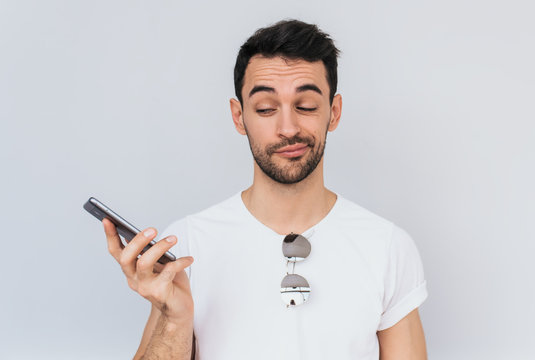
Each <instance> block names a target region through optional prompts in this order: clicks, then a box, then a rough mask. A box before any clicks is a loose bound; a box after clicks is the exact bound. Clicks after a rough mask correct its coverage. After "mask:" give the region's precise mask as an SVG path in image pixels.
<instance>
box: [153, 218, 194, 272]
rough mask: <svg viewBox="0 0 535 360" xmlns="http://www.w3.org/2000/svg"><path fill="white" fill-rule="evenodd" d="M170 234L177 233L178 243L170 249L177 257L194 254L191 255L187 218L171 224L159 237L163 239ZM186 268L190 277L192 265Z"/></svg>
mask: <svg viewBox="0 0 535 360" xmlns="http://www.w3.org/2000/svg"><path fill="white" fill-rule="evenodd" d="M169 235H175V236H176V237H177V242H176V244H175V245H173V246H172V247H171V249H169V251H170V252H171V253H172V254H173V255H175V257H176V258H177V259H178V258H180V257H183V256H193V255H191V252H190V246H189V239H188V226H187V218H183V219H180V220H178V221H175V222H174V223H172V224H171V225H169V226H168V227H167V228H165V230H164V231H162V233H161V234H160V236H159V239H163V238H165V237H166V236H169ZM185 270H186V274H187V275H188V278H190V277H191V266H188V267H187V268H186V269H185Z"/></svg>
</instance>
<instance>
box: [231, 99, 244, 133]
mask: <svg viewBox="0 0 535 360" xmlns="http://www.w3.org/2000/svg"><path fill="white" fill-rule="evenodd" d="M230 113H231V114H232V121H233V122H234V126H235V127H236V130H237V131H238V132H239V133H240V134H242V135H245V134H246V132H245V127H244V125H243V112H242V107H241V104H240V102H239V101H238V100H236V99H230Z"/></svg>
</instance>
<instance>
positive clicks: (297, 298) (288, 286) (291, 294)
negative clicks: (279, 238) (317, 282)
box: [281, 233, 312, 307]
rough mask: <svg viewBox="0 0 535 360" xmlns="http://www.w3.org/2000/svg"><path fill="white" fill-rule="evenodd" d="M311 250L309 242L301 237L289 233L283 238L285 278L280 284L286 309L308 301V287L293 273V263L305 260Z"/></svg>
mask: <svg viewBox="0 0 535 360" xmlns="http://www.w3.org/2000/svg"><path fill="white" fill-rule="evenodd" d="M311 249H312V247H311V245H310V242H309V241H308V240H307V238H305V237H304V236H303V235H299V234H294V233H291V234H289V235H286V236H285V237H284V240H283V242H282V254H283V255H284V257H285V258H286V260H288V262H287V263H286V276H284V278H283V279H282V282H281V296H282V300H283V301H284V303H285V304H286V307H290V306H295V305H301V304H302V303H304V302H305V301H307V300H308V296H309V295H310V285H309V284H308V281H307V280H306V279H305V278H304V277H302V276H301V275H297V274H294V272H295V263H296V262H298V261H303V260H305V259H306V257H307V256H308V255H309V254H310V250H311ZM290 267H292V271H291V273H290Z"/></svg>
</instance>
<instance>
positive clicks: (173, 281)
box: [102, 219, 193, 360]
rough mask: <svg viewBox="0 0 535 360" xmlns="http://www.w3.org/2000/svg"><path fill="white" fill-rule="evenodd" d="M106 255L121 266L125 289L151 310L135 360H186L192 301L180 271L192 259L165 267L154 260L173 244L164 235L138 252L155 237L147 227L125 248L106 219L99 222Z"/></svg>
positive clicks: (170, 263)
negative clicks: (127, 287)
mask: <svg viewBox="0 0 535 360" xmlns="http://www.w3.org/2000/svg"><path fill="white" fill-rule="evenodd" d="M102 223H103V225H104V231H105V232H106V237H107V239H108V250H109V252H110V254H111V255H112V256H113V257H114V258H115V260H117V262H118V263H119V264H120V265H121V269H122V270H123V272H124V274H125V276H126V279H127V282H128V286H130V288H131V289H132V290H134V291H136V292H137V293H139V295H141V296H143V297H144V298H145V299H147V300H149V301H150V302H151V303H152V308H153V309H152V311H151V315H150V316H149V320H148V322H147V325H146V327H145V331H144V333H143V338H142V340H141V344H140V346H139V349H138V351H137V353H136V355H135V356H136V357H135V358H137V359H139V358H141V359H181V360H189V359H190V356H191V355H190V354H191V349H192V336H193V298H192V296H191V289H190V285H189V279H188V276H187V274H186V272H185V271H184V269H185V268H186V267H188V266H189V265H191V263H192V262H193V258H192V257H190V256H186V257H181V258H178V259H176V260H175V261H172V262H168V263H167V264H165V265H163V266H162V265H161V264H157V261H158V259H159V258H160V257H161V256H162V255H163V254H164V253H165V252H166V251H167V250H169V249H170V248H171V247H172V246H173V245H174V244H175V243H176V241H177V239H176V237H175V236H168V237H166V238H165V239H162V240H161V241H158V242H157V243H156V244H155V245H153V246H152V247H150V248H149V249H148V250H147V251H145V252H144V253H143V254H142V255H140V256H139V258H138V255H139V254H141V252H142V250H143V249H144V248H145V247H146V246H147V244H148V243H149V242H150V241H151V240H152V239H154V238H155V237H156V230H155V229H153V228H149V229H147V230H145V231H143V232H140V233H139V234H137V235H136V236H135V237H134V238H133V239H132V240H131V241H130V242H129V243H128V244H127V245H126V246H124V247H123V246H121V245H122V244H121V240H120V238H119V235H118V233H117V230H116V229H115V226H114V225H113V223H112V222H111V221H109V220H108V219H104V220H103V221H102Z"/></svg>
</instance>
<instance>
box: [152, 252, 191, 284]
mask: <svg viewBox="0 0 535 360" xmlns="http://www.w3.org/2000/svg"><path fill="white" fill-rule="evenodd" d="M191 264H193V257H191V256H184V257H181V258H178V259H176V260H175V261H172V262H169V263H167V264H165V266H164V268H163V269H162V271H161V272H160V274H158V276H157V277H158V280H159V281H162V282H170V281H173V279H174V278H175V276H176V275H177V274H178V273H180V272H182V271H183V270H184V269H185V268H187V267H188V266H190V265H191ZM184 275H185V274H184Z"/></svg>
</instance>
